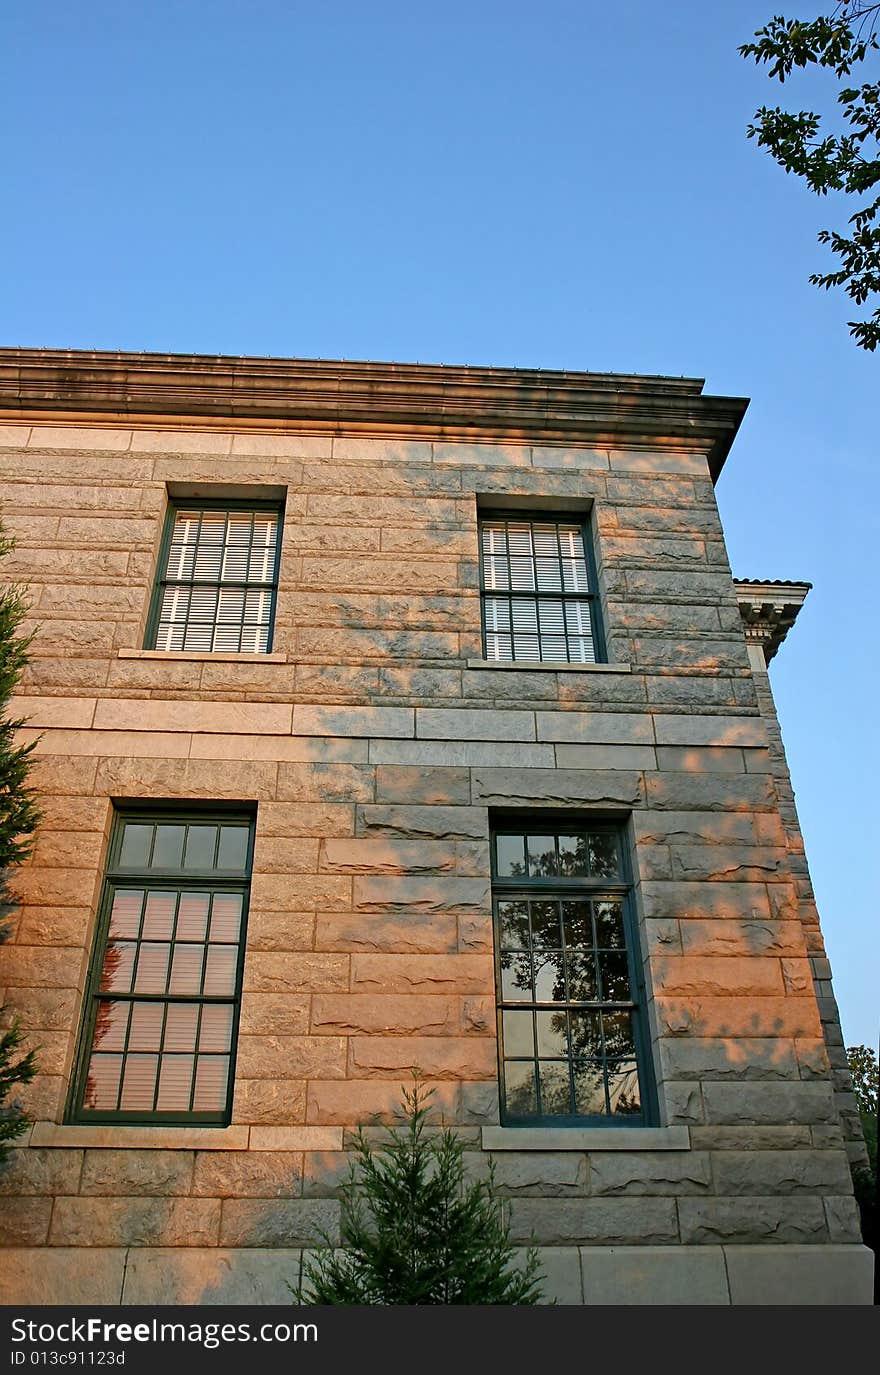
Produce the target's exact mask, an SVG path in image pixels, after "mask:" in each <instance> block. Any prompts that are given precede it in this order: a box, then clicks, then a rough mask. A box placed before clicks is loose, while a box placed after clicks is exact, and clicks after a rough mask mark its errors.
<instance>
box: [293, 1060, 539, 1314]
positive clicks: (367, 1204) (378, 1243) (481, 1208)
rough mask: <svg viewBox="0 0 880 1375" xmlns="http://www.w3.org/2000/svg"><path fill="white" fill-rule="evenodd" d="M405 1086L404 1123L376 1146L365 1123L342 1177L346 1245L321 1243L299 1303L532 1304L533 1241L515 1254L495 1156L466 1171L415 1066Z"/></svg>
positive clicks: (535, 1287)
mask: <svg viewBox="0 0 880 1375" xmlns="http://www.w3.org/2000/svg"><path fill="white" fill-rule="evenodd" d="M414 1079H415V1082H414V1085H413V1087H412V1089H408V1090H404V1094H403V1099H404V1111H405V1117H406V1123H405V1126H404V1127H403V1128H402V1129H391V1128H388V1129H387V1130H386V1140H385V1141H384V1142H383V1144H382V1146H381V1148H379V1149H374V1148H373V1147H372V1146H371V1144H370V1142H369V1141H368V1140H367V1138H366V1137H365V1135H364V1132H363V1128H361V1127H359V1128H358V1131H357V1135H356V1138H355V1159H354V1161H353V1162H352V1164H351V1166H350V1172H349V1177H348V1180H347V1181H346V1183H345V1184H344V1185H343V1187H342V1237H341V1245H342V1248H343V1249H342V1250H336V1249H334V1248H333V1247H332V1245H331V1243H330V1241H329V1239H328V1238H327V1237H326V1236H325V1237H324V1238H323V1240H324V1242H325V1246H324V1248H323V1249H322V1250H320V1251H318V1252H317V1253H316V1255H315V1258H314V1260H312V1261H306V1262H304V1265H303V1276H302V1280H301V1282H300V1285H299V1287H298V1288H297V1289H295V1290H294V1291H293V1292H294V1296H295V1299H296V1302H297V1303H314V1304H410V1305H411V1304H536V1303H538V1302H540V1288H539V1284H540V1278H541V1276H540V1272H539V1269H538V1258H537V1254H536V1252H535V1251H534V1250H531V1251H529V1252H528V1253H527V1255H526V1258H525V1263H524V1265H523V1266H522V1267H521V1268H520V1267H518V1266H517V1264H516V1255H515V1252H514V1247H513V1244H512V1242H511V1241H510V1235H509V1225H508V1224H507V1222H506V1221H505V1219H504V1216H503V1211H502V1204H501V1202H500V1200H499V1199H498V1197H497V1194H496V1191H495V1180H494V1172H493V1170H492V1167H491V1166H490V1168H489V1172H488V1174H487V1176H486V1177H485V1178H484V1179H480V1180H474V1181H466V1180H465V1167H464V1160H463V1152H464V1146H463V1144H462V1142H461V1140H460V1139H459V1138H458V1137H457V1136H456V1134H455V1133H454V1132H453V1131H451V1130H450V1129H449V1128H447V1127H443V1128H441V1129H440V1130H439V1131H436V1132H435V1131H433V1130H432V1129H431V1128H430V1127H429V1126H428V1117H429V1105H428V1100H429V1099H430V1097H431V1094H432V1093H433V1090H427V1091H426V1090H425V1089H424V1087H423V1085H422V1083H421V1080H420V1078H419V1076H418V1074H417V1073H416V1074H415V1075H414Z"/></svg>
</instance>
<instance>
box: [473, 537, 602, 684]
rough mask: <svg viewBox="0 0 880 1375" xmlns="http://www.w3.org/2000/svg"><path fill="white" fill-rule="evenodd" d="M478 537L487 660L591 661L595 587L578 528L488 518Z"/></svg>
mask: <svg viewBox="0 0 880 1375" xmlns="http://www.w3.org/2000/svg"><path fill="white" fill-rule="evenodd" d="M480 538H481V552H482V596H483V620H484V627H485V638H486V644H485V654H486V658H487V659H492V660H495V661H497V662H520V661H522V662H524V663H578V664H591V663H595V662H596V659H597V652H596V645H597V639H598V637H597V634H596V627H595V623H594V619H593V601H594V589H593V588H592V586H591V582H590V570H589V565H588V562H587V557H586V550H585V548H584V535H583V530H582V528H581V526H580V525H579V524H577V523H576V522H574V521H546V520H543V521H538V520H524V519H518V520H507V519H504V518H501V517H499V518H497V519H496V518H492V519H489V518H487V519H484V520H483V522H482V525H481V535H480Z"/></svg>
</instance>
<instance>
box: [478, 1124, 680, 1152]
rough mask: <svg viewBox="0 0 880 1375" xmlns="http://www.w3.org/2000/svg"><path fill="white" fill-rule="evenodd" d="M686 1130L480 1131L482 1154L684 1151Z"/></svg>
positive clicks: (487, 1129) (590, 1128) (500, 1128)
mask: <svg viewBox="0 0 880 1375" xmlns="http://www.w3.org/2000/svg"><path fill="white" fill-rule="evenodd" d="M690 1145H691V1134H690V1131H689V1129H688V1128H687V1127H483V1131H482V1146H483V1150H484V1151H687V1150H690Z"/></svg>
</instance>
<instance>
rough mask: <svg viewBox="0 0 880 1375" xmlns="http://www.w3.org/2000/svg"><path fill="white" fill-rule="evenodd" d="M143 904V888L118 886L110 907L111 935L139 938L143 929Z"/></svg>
mask: <svg viewBox="0 0 880 1375" xmlns="http://www.w3.org/2000/svg"><path fill="white" fill-rule="evenodd" d="M143 906H144V892H143V889H142V888H117V890H116V892H115V893H114V894H113V906H112V907H111V909H110V935H111V936H130V937H131V938H132V939H133V940H137V937H138V933H139V932H140V929H141V912H142V911H143Z"/></svg>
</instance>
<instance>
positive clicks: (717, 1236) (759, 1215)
mask: <svg viewBox="0 0 880 1375" xmlns="http://www.w3.org/2000/svg"><path fill="white" fill-rule="evenodd" d="M678 1215H679V1220H680V1222H681V1239H682V1241H683V1242H684V1243H685V1245H688V1244H690V1245H699V1246H703V1245H707V1244H710V1245H711V1244H712V1243H713V1242H739V1243H740V1244H744V1245H747V1244H750V1243H752V1242H761V1241H768V1242H780V1241H783V1242H801V1243H807V1244H817V1245H818V1244H821V1243H823V1242H827V1240H828V1228H827V1226H826V1224H825V1214H824V1212H823V1210H822V1200H821V1199H820V1198H806V1197H805V1198H769V1197H767V1196H764V1197H761V1198H755V1197H752V1198H745V1197H738V1198H682V1199H679V1202H678Z"/></svg>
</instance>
